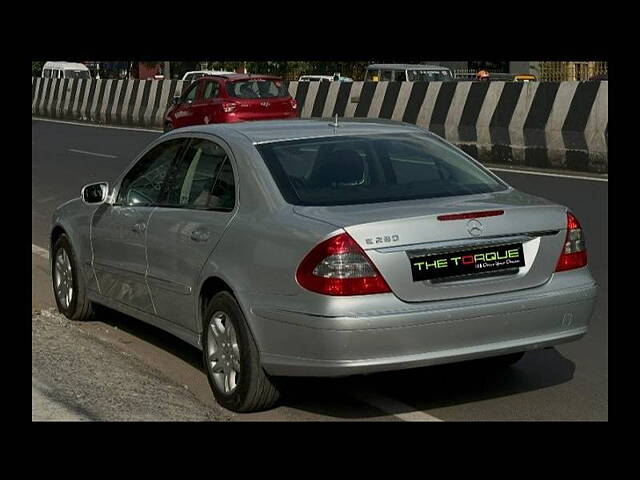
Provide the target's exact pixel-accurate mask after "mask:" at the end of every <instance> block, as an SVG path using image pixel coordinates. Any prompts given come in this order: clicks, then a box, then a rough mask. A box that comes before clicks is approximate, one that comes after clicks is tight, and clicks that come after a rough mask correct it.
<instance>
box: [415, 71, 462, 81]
mask: <svg viewBox="0 0 640 480" xmlns="http://www.w3.org/2000/svg"><path fill="white" fill-rule="evenodd" d="M407 75H408V76H409V81H410V82H446V81H448V80H453V76H452V75H451V72H450V71H448V70H408V71H407Z"/></svg>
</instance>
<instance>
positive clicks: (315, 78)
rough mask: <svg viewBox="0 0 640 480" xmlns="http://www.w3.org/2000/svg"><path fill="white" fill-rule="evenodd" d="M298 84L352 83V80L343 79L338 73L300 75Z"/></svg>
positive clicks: (348, 78)
mask: <svg viewBox="0 0 640 480" xmlns="http://www.w3.org/2000/svg"><path fill="white" fill-rule="evenodd" d="M298 81H299V82H353V78H350V77H343V76H342V75H340V74H339V73H335V74H333V75H302V76H301V77H300V78H299V79H298Z"/></svg>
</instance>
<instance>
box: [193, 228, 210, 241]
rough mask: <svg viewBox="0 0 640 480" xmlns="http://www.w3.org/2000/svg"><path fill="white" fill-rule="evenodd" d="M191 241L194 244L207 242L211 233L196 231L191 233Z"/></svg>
mask: <svg viewBox="0 0 640 480" xmlns="http://www.w3.org/2000/svg"><path fill="white" fill-rule="evenodd" d="M191 240H193V241H194V242H206V241H207V240H209V232H208V231H207V230H194V231H193V232H191Z"/></svg>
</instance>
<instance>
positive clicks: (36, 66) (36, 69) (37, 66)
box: [31, 62, 44, 77]
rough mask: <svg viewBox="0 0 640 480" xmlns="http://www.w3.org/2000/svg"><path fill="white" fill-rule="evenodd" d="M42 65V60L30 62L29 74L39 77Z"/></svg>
mask: <svg viewBox="0 0 640 480" xmlns="http://www.w3.org/2000/svg"><path fill="white" fill-rule="evenodd" d="M43 66H44V62H31V76H32V77H39V76H40V75H42V67H43Z"/></svg>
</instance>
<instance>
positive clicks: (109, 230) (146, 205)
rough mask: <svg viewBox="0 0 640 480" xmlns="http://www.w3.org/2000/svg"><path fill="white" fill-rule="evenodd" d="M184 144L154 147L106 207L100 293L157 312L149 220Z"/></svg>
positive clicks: (100, 214) (97, 265) (98, 218)
mask: <svg viewBox="0 0 640 480" xmlns="http://www.w3.org/2000/svg"><path fill="white" fill-rule="evenodd" d="M183 143H184V140H183V139H177V140H176V139H174V140H168V141H165V142H163V143H160V144H158V145H156V146H155V147H153V148H152V149H151V150H150V151H149V152H147V153H146V154H144V155H143V156H142V157H141V159H140V160H139V161H138V162H136V164H135V165H134V166H133V167H132V168H131V169H130V170H129V171H128V172H127V174H126V175H125V176H124V177H123V179H122V182H121V183H120V188H119V189H118V192H117V197H116V199H115V201H114V202H113V203H105V204H102V205H100V206H99V207H98V208H97V210H96V212H95V213H94V215H93V217H92V219H91V245H92V249H93V262H92V266H93V271H94V273H95V276H96V280H97V282H98V288H99V291H100V294H101V295H103V296H104V297H107V298H109V299H112V300H115V301H117V302H120V303H123V304H125V305H127V306H129V307H133V308H136V309H138V310H142V311H144V312H148V313H154V309H153V304H152V303H151V295H150V293H149V288H148V287H147V284H146V280H145V275H146V270H147V260H146V245H145V240H146V229H147V222H148V219H149V215H150V213H151V211H152V210H153V208H155V206H156V202H157V201H158V199H159V195H160V192H161V189H162V185H163V182H164V180H165V177H166V175H167V173H168V172H169V170H170V167H171V164H172V162H173V160H174V159H175V158H176V156H177V154H178V152H179V151H180V148H181V146H182V145H183Z"/></svg>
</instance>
